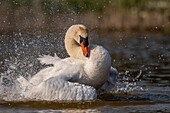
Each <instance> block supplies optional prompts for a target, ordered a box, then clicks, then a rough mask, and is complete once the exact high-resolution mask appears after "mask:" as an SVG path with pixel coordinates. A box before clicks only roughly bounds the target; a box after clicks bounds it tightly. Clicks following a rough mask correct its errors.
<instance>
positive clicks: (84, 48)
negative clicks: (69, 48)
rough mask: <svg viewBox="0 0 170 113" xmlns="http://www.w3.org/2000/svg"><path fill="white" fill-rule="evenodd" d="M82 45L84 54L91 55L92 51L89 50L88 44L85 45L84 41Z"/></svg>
mask: <svg viewBox="0 0 170 113" xmlns="http://www.w3.org/2000/svg"><path fill="white" fill-rule="evenodd" d="M80 45H81V48H82V51H83V54H84V56H85V57H89V56H90V52H89V49H88V46H87V47H85V46H84V43H83V42H82V43H81V44H80Z"/></svg>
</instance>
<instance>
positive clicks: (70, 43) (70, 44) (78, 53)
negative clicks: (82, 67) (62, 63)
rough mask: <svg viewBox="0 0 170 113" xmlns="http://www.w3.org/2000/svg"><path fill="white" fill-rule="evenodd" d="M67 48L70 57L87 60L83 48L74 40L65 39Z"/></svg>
mask: <svg viewBox="0 0 170 113" xmlns="http://www.w3.org/2000/svg"><path fill="white" fill-rule="evenodd" d="M65 48H66V50H67V53H68V54H69V56H70V57H73V58H76V59H82V60H83V59H86V57H85V56H84V55H83V52H82V48H81V46H80V45H79V44H78V43H77V42H76V41H75V40H74V38H69V37H67V36H66V37H65Z"/></svg>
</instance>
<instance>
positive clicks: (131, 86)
mask: <svg viewBox="0 0 170 113" xmlns="http://www.w3.org/2000/svg"><path fill="white" fill-rule="evenodd" d="M142 77H143V74H142V70H140V71H139V73H138V74H136V72H135V73H133V72H129V71H125V72H124V73H120V74H119V76H118V77H117V82H116V85H115V86H116V87H115V88H114V90H112V93H129V92H136V91H144V89H143V87H141V86H140V85H138V82H140V80H141V78H142Z"/></svg>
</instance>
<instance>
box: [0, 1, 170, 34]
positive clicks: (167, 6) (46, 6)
mask: <svg viewBox="0 0 170 113" xmlns="http://www.w3.org/2000/svg"><path fill="white" fill-rule="evenodd" d="M75 23H83V24H85V25H86V26H88V28H90V29H97V30H99V31H100V32H102V33H103V32H104V33H108V32H116V31H125V32H160V33H164V34H169V33H170V32H169V31H170V1H169V0H0V33H2V34H4V33H9V32H27V33H31V34H32V33H38V34H42V33H43V34H44V33H58V32H61V31H63V29H67V28H68V27H69V26H70V25H72V24H75Z"/></svg>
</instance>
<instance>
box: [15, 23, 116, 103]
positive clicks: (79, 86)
mask: <svg viewBox="0 0 170 113" xmlns="http://www.w3.org/2000/svg"><path fill="white" fill-rule="evenodd" d="M65 48H66V50H67V52H68V54H69V55H70V57H68V58H65V59H60V58H59V57H57V56H56V55H55V56H54V57H52V56H44V57H42V58H39V60H40V61H41V63H43V64H53V66H52V67H48V68H45V69H42V70H41V71H40V72H38V73H37V74H36V75H34V76H33V77H32V78H31V79H30V80H29V81H26V80H24V78H23V77H20V78H18V81H19V82H20V83H21V84H22V85H21V86H22V87H23V92H22V94H23V95H24V97H26V98H31V99H41V100H93V99H96V97H97V93H96V89H98V88H100V87H101V86H102V85H103V84H104V83H106V82H107V80H108V76H109V75H111V74H110V73H112V74H117V71H116V70H114V68H112V67H111V58H110V55H109V53H108V51H107V50H106V49H104V48H103V47H102V46H98V45H89V43H88V31H87V28H86V27H85V26H84V25H80V24H78V25H72V26H71V27H70V28H69V29H68V31H67V32H66V35H65Z"/></svg>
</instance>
